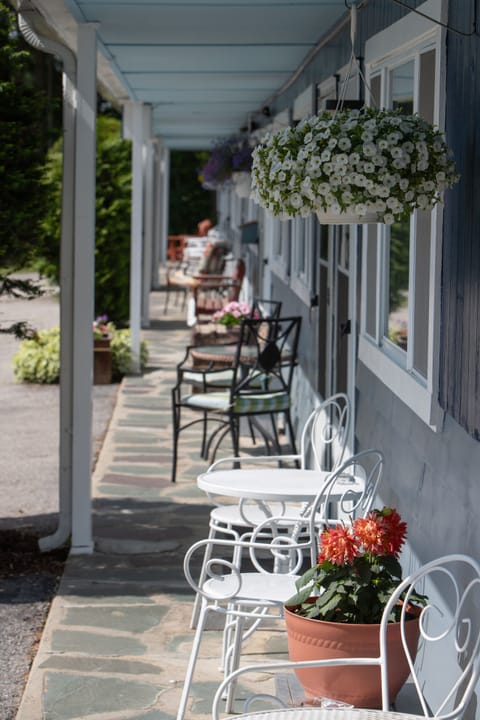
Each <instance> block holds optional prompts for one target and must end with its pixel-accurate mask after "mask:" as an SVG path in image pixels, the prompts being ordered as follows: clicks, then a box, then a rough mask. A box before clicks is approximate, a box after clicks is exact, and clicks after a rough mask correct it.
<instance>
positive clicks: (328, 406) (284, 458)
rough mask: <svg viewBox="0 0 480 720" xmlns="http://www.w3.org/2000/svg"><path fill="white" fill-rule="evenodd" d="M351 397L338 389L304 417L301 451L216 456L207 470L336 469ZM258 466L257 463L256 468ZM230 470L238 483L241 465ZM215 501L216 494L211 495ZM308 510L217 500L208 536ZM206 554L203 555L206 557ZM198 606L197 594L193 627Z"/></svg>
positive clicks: (232, 534) (235, 531) (239, 531)
mask: <svg viewBox="0 0 480 720" xmlns="http://www.w3.org/2000/svg"><path fill="white" fill-rule="evenodd" d="M350 410H351V408H350V401H349V399H348V397H347V396H346V395H345V394H343V393H337V394H336V395H332V396H331V397H329V398H327V399H326V400H324V402H323V403H321V404H320V405H319V406H318V407H317V408H315V410H313V412H312V413H311V414H310V415H309V417H308V418H307V421H306V423H305V425H304V427H303V430H302V434H301V437H300V452H299V453H297V454H290V455H273V456H272V455H263V456H255V457H237V458H222V459H221V460H217V461H216V462H215V463H214V464H213V465H212V466H211V467H210V468H209V469H208V472H222V469H223V468H224V467H225V466H226V465H230V464H232V465H234V466H235V465H240V466H242V465H244V466H245V465H246V466H247V467H248V468H252V467H253V468H254V470H257V472H258V473H259V480H260V477H261V472H262V468H265V467H269V471H268V472H269V473H275V474H277V473H282V474H283V473H288V472H289V468H288V467H275V468H274V469H272V464H274V463H277V464H278V463H281V464H282V465H285V464H287V463H288V464H292V463H295V464H297V465H299V466H300V468H301V469H304V470H305V469H314V470H335V469H336V468H337V467H339V466H340V465H341V464H342V461H343V459H344V455H345V450H346V445H347V439H348V431H349V427H350ZM257 466H259V467H258V468H257ZM229 472H230V473H232V472H233V473H235V474H236V475H238V483H239V484H241V482H242V480H241V478H242V472H244V469H242V467H240V469H237V470H229ZM211 499H212V500H213V502H215V498H211ZM307 510H308V505H306V504H303V505H292V504H290V505H288V506H286V505H285V503H282V504H281V506H280V507H279V506H278V505H277V506H276V507H274V508H272V507H269V506H268V504H266V503H265V502H263V501H262V502H259V501H254V500H251V501H244V500H240V502H239V503H236V504H230V505H225V504H217V507H214V508H213V510H212V511H211V513H210V521H209V536H208V537H209V538H211V539H213V538H215V537H217V536H218V535H221V536H222V535H223V536H225V535H226V536H227V537H230V538H232V539H234V540H239V539H240V537H241V535H242V534H243V533H244V532H246V531H247V530H248V529H250V528H252V527H255V526H256V525H259V524H260V523H261V522H263V521H264V520H266V519H267V518H268V517H269V516H273V515H278V514H284V515H287V516H289V517H292V516H293V515H296V516H299V517H303V516H304V515H305V514H306V512H307ZM207 559H208V558H206V560H207ZM199 610H200V596H199V595H197V597H196V598H195V603H194V607H193V612H192V619H191V625H190V627H192V628H194V627H195V625H196V622H197V620H198V612H199Z"/></svg>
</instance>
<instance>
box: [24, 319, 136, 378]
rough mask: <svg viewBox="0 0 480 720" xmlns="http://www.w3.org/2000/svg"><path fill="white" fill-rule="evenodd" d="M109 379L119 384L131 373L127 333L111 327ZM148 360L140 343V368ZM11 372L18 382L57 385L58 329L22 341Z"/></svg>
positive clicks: (58, 368)
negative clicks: (110, 377)
mask: <svg viewBox="0 0 480 720" xmlns="http://www.w3.org/2000/svg"><path fill="white" fill-rule="evenodd" d="M111 332H112V340H111V344H110V346H111V348H112V379H113V381H114V382H118V381H119V380H120V379H121V378H122V377H123V376H124V375H128V374H129V373H130V372H131V350H130V330H117V329H115V328H113V327H111ZM147 360H148V347H147V343H146V342H145V341H144V340H142V342H141V344H140V368H141V370H144V368H145V366H146V364H147ZM13 372H14V375H15V378H16V379H17V380H19V381H20V382H31V383H57V382H58V380H59V377H60V328H59V327H53V328H50V329H49V330H40V331H39V332H38V333H37V336H36V337H35V338H33V339H31V340H23V341H22V342H21V343H20V347H19V349H18V351H17V353H16V354H15V356H14V358H13Z"/></svg>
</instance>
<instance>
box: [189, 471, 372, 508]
mask: <svg viewBox="0 0 480 720" xmlns="http://www.w3.org/2000/svg"><path fill="white" fill-rule="evenodd" d="M329 475H330V472H329V471H327V470H303V469H300V468H260V467H256V468H251V469H250V468H249V469H238V470H235V469H232V470H214V471H212V472H206V473H202V474H201V475H199V476H198V477H197V485H198V487H199V488H200V490H203V491H204V492H206V493H207V494H208V495H223V496H225V497H236V498H249V499H250V500H264V501H266V502H268V501H271V502H278V501H283V502H300V503H302V502H310V501H312V500H313V499H314V498H315V497H316V495H317V494H318V492H319V491H320V490H321V488H322V487H323V484H324V482H325V480H326V479H327V477H328V476H329ZM363 488H364V484H363V482H362V481H361V480H360V479H357V478H354V477H353V476H348V477H346V478H345V482H342V483H340V482H338V483H337V486H336V490H335V491H334V492H333V493H332V495H331V498H332V499H334V497H335V495H337V494H340V493H342V494H343V493H344V492H345V491H346V490H347V489H348V490H350V491H351V492H352V493H361V492H362V491H363Z"/></svg>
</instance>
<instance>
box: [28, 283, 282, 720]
mask: <svg viewBox="0 0 480 720" xmlns="http://www.w3.org/2000/svg"><path fill="white" fill-rule="evenodd" d="M164 300H165V298H164V293H163V292H161V291H156V292H152V294H151V312H150V317H151V326H150V328H149V329H148V330H145V331H143V333H142V335H143V337H144V339H145V340H147V341H148V343H149V349H150V359H149V367H148V368H147V371H146V372H145V373H144V375H143V376H141V377H128V378H125V379H124V381H123V382H122V384H121V387H120V390H119V393H118V399H117V403H116V407H115V409H114V412H113V416H112V418H111V421H110V425H109V428H108V432H107V435H106V437H105V440H104V443H103V446H102V449H101V452H100V456H99V459H98V462H97V465H96V468H95V471H94V474H93V511H94V516H93V527H94V539H95V552H94V553H93V554H92V555H84V556H79V555H73V556H70V557H69V559H68V561H67V564H66V568H65V572H64V576H63V579H62V582H61V584H60V587H59V590H58V594H57V596H56V598H55V599H54V601H53V603H52V606H51V610H50V613H49V617H48V620H47V624H46V626H45V629H44V632H43V635H42V638H41V642H40V644H39V648H38V653H37V655H36V658H35V660H34V663H33V666H32V669H31V672H30V675H29V679H28V683H27V687H26V690H25V693H24V696H23V699H22V703H21V706H20V709H19V711H18V714H17V720H33V719H34V718H42V720H74V719H79V718H89V720H100V718H101V719H102V720H106V719H112V720H113V719H114V720H127V719H128V720H166V719H168V718H174V717H175V716H176V712H177V706H178V703H179V698H180V693H181V689H182V685H183V679H184V676H185V670H186V666H187V662H188V658H189V654H190V649H191V644H192V640H193V631H192V630H190V627H189V626H190V614H191V611H192V605H193V594H192V591H191V589H190V587H189V586H188V584H187V582H186V580H185V578H184V575H183V567H182V563H183V556H184V553H185V550H186V549H187V548H188V547H189V546H190V545H191V544H192V543H193V542H194V541H196V540H198V539H201V538H203V537H205V536H206V535H207V532H208V517H209V512H210V509H211V504H210V502H209V500H208V499H207V498H206V496H205V495H204V494H203V493H202V491H200V490H198V489H197V486H196V482H195V479H196V476H197V475H198V474H199V473H201V472H203V471H205V470H206V468H207V463H206V462H205V461H202V460H201V459H200V458H199V456H198V448H199V446H200V438H199V431H195V430H194V429H191V430H190V431H186V432H185V433H183V437H182V439H181V446H180V450H181V452H180V454H181V459H180V465H179V470H178V476H177V482H176V483H175V484H172V483H171V482H170V469H171V442H172V432H171V409H170V390H171V388H172V386H173V384H174V378H175V365H176V363H177V362H179V361H180V360H181V358H182V357H183V354H184V349H185V346H186V345H187V344H188V343H189V341H190V333H191V330H190V329H189V328H187V326H186V323H185V310H182V309H181V303H178V305H175V304H174V303H173V302H171V303H170V307H169V311H168V314H167V315H165V314H164ZM223 445H224V447H223V449H222V453H223V454H225V455H227V454H228V455H230V454H231V445H230V443H229V442H228V441H225V443H224V444H223ZM244 448H245V439H243V440H242V449H244ZM260 448H261V446H258V445H257V446H256V449H255V450H253V452H259V451H260ZM247 451H248V450H247ZM220 648H221V631H220V629H219V628H218V627H214V626H212V628H211V629H209V630H208V631H207V632H206V633H205V638H204V641H203V644H202V647H201V660H200V662H199V663H198V667H197V672H196V675H195V683H194V687H193V690H192V694H191V697H190V700H189V704H188V710H187V714H186V720H188V718H195V719H198V720H202V719H203V718H208V717H209V716H210V711H211V702H212V698H213V694H214V692H215V690H216V688H217V687H218V685H219V683H220V682H221V679H222V676H221V673H220V671H219V659H220ZM266 652H268V655H269V658H270V659H274V658H275V657H278V658H279V659H280V658H285V657H286V641H285V635H284V630H283V625H282V623H279V625H278V630H277V629H275V628H273V627H269V628H268V630H267V631H265V632H262V631H258V632H256V633H255V634H254V636H253V638H252V640H250V641H249V644H248V646H247V647H246V649H245V655H244V656H243V661H245V662H256V661H260V660H261V659H262V657H263V656H264V654H265V653H266ZM262 679H263V681H264V683H262V684H265V685H266V688H265V691H266V692H267V691H269V690H270V692H271V691H272V689H273V688H271V687H270V683H271V678H268V677H263V678H262ZM257 687H258V685H257ZM239 695H240V696H241V695H243V693H242V692H240V693H239ZM238 710H241V707H240V704H239V707H238Z"/></svg>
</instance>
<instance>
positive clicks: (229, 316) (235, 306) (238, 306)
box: [212, 300, 252, 328]
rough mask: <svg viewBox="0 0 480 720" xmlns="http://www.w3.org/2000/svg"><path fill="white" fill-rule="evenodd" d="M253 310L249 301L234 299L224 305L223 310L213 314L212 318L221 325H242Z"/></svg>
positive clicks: (229, 326) (230, 326)
mask: <svg viewBox="0 0 480 720" xmlns="http://www.w3.org/2000/svg"><path fill="white" fill-rule="evenodd" d="M251 312H252V308H251V306H250V305H249V304H248V303H244V302H237V301H235V300H233V301H232V302H228V303H227V304H226V305H224V306H223V308H222V309H221V310H217V312H215V313H214V314H213V316H212V320H213V322H215V323H218V324H219V325H225V326H226V327H227V328H232V327H236V326H238V325H240V323H241V322H242V320H243V319H244V318H247V317H250V316H251Z"/></svg>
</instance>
